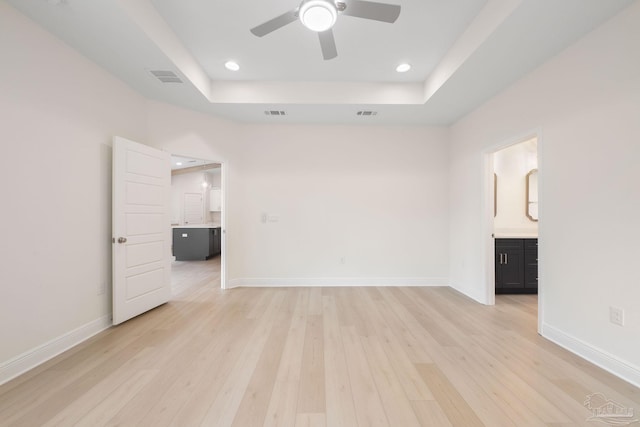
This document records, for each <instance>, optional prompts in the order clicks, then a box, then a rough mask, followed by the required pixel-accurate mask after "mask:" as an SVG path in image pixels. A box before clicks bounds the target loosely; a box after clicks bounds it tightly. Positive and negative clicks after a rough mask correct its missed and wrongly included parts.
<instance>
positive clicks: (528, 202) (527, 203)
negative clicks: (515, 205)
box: [525, 169, 539, 222]
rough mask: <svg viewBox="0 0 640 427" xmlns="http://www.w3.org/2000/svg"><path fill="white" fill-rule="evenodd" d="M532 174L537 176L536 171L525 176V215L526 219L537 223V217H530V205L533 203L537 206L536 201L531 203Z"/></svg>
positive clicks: (531, 171)
mask: <svg viewBox="0 0 640 427" xmlns="http://www.w3.org/2000/svg"><path fill="white" fill-rule="evenodd" d="M534 173H535V174H536V175H537V174H538V169H531V170H530V171H529V173H528V174H527V177H526V180H525V181H526V183H527V196H526V199H525V214H526V215H527V218H529V219H530V220H531V221H533V222H538V218H539V217H538V216H537V215H536V218H534V217H533V216H532V215H531V211H530V208H531V204H532V203H535V204H536V205H537V204H538V200H535V201H531V194H530V185H531V184H530V181H531V175H533V174H534ZM536 186H537V184H536Z"/></svg>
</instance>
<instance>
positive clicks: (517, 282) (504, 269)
mask: <svg viewBox="0 0 640 427" xmlns="http://www.w3.org/2000/svg"><path fill="white" fill-rule="evenodd" d="M495 262H496V289H500V290H507V289H513V290H517V289H524V246H523V241H522V239H496V241H495Z"/></svg>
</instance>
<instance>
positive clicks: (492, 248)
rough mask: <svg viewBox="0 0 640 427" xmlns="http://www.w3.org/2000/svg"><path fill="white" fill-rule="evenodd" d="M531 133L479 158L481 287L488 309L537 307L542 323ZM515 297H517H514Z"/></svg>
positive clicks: (534, 152) (536, 141)
mask: <svg viewBox="0 0 640 427" xmlns="http://www.w3.org/2000/svg"><path fill="white" fill-rule="evenodd" d="M539 145H540V138H539V137H538V133H532V134H529V135H527V136H525V137H522V138H517V139H514V140H511V141H508V142H505V143H503V144H500V145H498V146H495V147H492V148H491V149H489V150H488V151H486V152H485V172H484V173H485V197H484V200H485V209H484V212H485V215H484V217H485V222H484V224H485V226H484V227H485V231H486V233H485V236H486V240H485V246H484V252H485V272H486V275H485V285H486V295H487V301H488V302H489V304H495V302H496V294H499V295H501V296H500V297H499V298H500V301H503V302H504V301H512V302H518V303H521V304H531V305H534V306H535V305H537V308H538V310H537V311H538V330H539V329H540V324H541V319H542V304H541V299H540V298H539V295H538V294H539V293H540V289H541V286H540V285H541V283H540V281H539V275H538V259H539V257H538V247H539V244H538V243H539V240H538V239H539V220H538V174H539V172H538V169H539V168H538V151H539ZM516 295H517V296H516Z"/></svg>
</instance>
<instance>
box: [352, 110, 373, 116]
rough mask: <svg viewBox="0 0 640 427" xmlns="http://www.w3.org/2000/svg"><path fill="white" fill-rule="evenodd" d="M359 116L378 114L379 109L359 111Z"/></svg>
mask: <svg viewBox="0 0 640 427" xmlns="http://www.w3.org/2000/svg"><path fill="white" fill-rule="evenodd" d="M356 114H357V115H358V116H375V115H377V114H378V112H377V111H358V112H357V113H356Z"/></svg>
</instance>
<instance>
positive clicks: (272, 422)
mask: <svg viewBox="0 0 640 427" xmlns="http://www.w3.org/2000/svg"><path fill="white" fill-rule="evenodd" d="M308 305H309V292H308V291H307V290H302V291H300V292H299V293H298V301H297V303H296V308H295V311H294V313H293V317H292V319H291V325H290V326H289V331H288V334H287V341H286V343H285V346H284V350H283V351H282V358H281V359H280V366H279V367H278V372H277V376H276V380H275V384H274V387H273V392H272V393H271V399H270V401H269V406H268V408H267V413H266V415H265V420H264V427H274V426H281V427H289V426H290V427H293V426H294V425H295V423H296V409H297V404H298V390H299V388H300V377H301V375H302V357H303V356H302V355H303V352H304V343H305V339H304V338H305V334H306V326H307V312H308Z"/></svg>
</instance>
